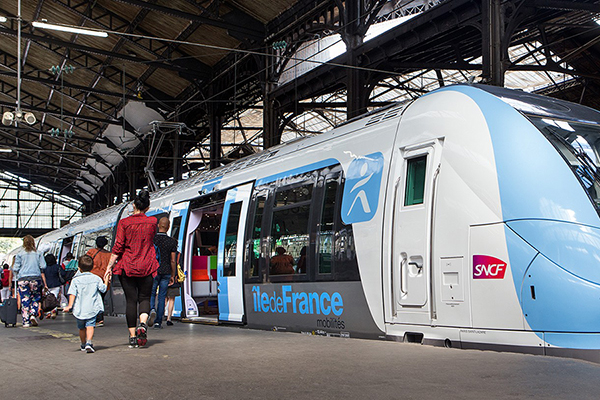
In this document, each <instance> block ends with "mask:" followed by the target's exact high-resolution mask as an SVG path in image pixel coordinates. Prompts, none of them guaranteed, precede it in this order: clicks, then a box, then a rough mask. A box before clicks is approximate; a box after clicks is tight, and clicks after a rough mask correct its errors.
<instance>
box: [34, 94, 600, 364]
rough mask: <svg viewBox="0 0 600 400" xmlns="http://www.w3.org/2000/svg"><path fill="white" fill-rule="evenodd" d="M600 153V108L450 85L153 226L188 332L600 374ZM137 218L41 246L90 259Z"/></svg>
mask: <svg viewBox="0 0 600 400" xmlns="http://www.w3.org/2000/svg"><path fill="white" fill-rule="evenodd" d="M599 146H600V112H598V111H596V110H593V109H590V108H587V107H584V106H582V105H578V104H574V103H570V102H566V101H562V100H558V99H553V98H550V97H544V96H540V95H535V94H531V93H526V92H524V91H520V90H510V89H506V88H501V87H494V86H486V85H477V84H461V85H453V86H446V87H442V88H440V89H437V90H435V91H432V92H430V93H427V94H425V95H423V96H421V97H419V98H417V99H415V100H411V101H408V102H404V103H397V104H393V105H390V106H387V107H384V108H382V109H379V110H375V111H372V112H370V113H368V114H366V115H363V116H361V117H358V118H355V119H352V120H350V121H347V122H346V123H344V124H343V125H341V126H339V127H336V128H335V129H333V130H331V131H328V132H325V133H322V134H320V135H317V136H314V137H307V138H303V139H300V140H297V141H293V142H290V143H287V144H283V145H279V146H275V147H272V148H268V149H266V150H264V151H263V152H260V153H257V154H254V155H251V156H249V157H246V158H243V159H240V160H237V161H235V162H232V163H230V164H227V165H225V166H222V167H220V168H217V169H214V170H210V171H205V172H201V173H198V174H197V175H195V176H193V177H191V178H189V179H187V180H185V181H182V182H178V183H175V184H173V185H171V186H168V187H166V188H164V189H160V190H158V191H156V192H154V193H152V196H151V205H150V210H149V211H148V212H147V215H153V216H156V217H157V218H161V217H164V216H166V217H168V218H169V219H170V221H171V228H170V231H169V234H170V235H171V236H172V237H174V238H176V239H177V240H178V244H179V251H180V257H179V264H180V265H181V267H182V268H183V270H184V271H185V274H186V280H185V282H184V283H183V287H182V296H181V297H180V298H178V299H179V301H178V303H177V305H176V315H177V316H181V317H182V318H186V319H187V320H194V318H213V319H214V320H215V321H216V323H221V324H239V325H243V326H245V327H248V328H256V329H268V330H275V331H289V332H300V333H306V334H313V335H327V336H338V337H361V338H374V339H386V340H397V341H404V342H413V343H421V344H429V345H434V346H446V347H455V348H463V349H487V350H498V351H511V352H525V353H533V354H539V355H551V356H565V357H575V358H582V359H587V360H592V361H595V362H600V352H599V350H600V217H599V213H600V198H599V196H600V175H599V172H598V168H599V165H600V161H599V160H600V152H599ZM130 212H131V205H127V204H121V205H116V206H112V207H109V208H107V209H105V210H103V211H100V212H98V213H96V214H93V215H90V216H87V217H84V218H82V219H81V220H79V221H77V222H75V223H72V224H70V225H67V226H65V227H63V228H60V229H57V230H55V231H52V232H50V233H48V234H45V235H43V236H41V237H39V238H38V245H43V246H45V247H46V248H48V249H50V251H51V252H53V253H54V254H55V255H56V256H57V257H58V259H59V260H60V259H62V257H64V254H66V252H68V251H70V252H72V253H74V254H75V255H76V256H80V255H82V254H85V252H86V251H87V250H88V249H89V248H91V247H93V246H94V240H95V238H96V237H97V236H98V235H104V236H107V237H108V238H109V239H113V240H114V234H115V229H116V226H117V223H118V221H119V220H120V219H122V218H124V217H126V216H127V215H128V214H129V213H130ZM211 248H212V249H213V251H214V249H216V252H215V254H212V253H210V252H208V249H211ZM281 249H283V250H281ZM280 253H284V254H287V255H288V257H287V259H288V260H291V261H290V263H291V264H292V267H291V269H287V270H281V269H277V268H274V266H273V262H274V260H275V259H276V257H277V256H278V254H280ZM282 271H283V272H282ZM124 307H125V302H124V297H123V291H122V288H120V285H119V283H118V280H115V281H114V282H113V285H112V288H111V293H110V295H109V296H107V298H106V308H107V311H108V312H109V313H115V314H119V313H124Z"/></svg>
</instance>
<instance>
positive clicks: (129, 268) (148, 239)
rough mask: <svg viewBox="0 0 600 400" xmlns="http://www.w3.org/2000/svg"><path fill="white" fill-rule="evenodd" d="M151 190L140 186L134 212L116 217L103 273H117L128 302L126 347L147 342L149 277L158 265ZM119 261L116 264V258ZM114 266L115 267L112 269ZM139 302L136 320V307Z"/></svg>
mask: <svg viewBox="0 0 600 400" xmlns="http://www.w3.org/2000/svg"><path fill="white" fill-rule="evenodd" d="M149 207H150V193H148V192H147V191H146V190H141V191H140V192H139V193H138V195H137V196H136V197H135V199H134V200H133V214H132V215H131V216H129V217H127V218H124V219H122V220H121V221H119V224H118V225H117V237H116V239H115V244H114V246H113V248H112V255H111V257H110V261H109V263H108V267H107V268H106V273H107V274H108V273H110V271H112V273H113V274H115V275H119V281H120V282H121V286H122V287H123V291H124V292H125V299H126V302H127V306H126V311H125V316H126V319H127V328H128V329H129V347H132V348H133V347H138V346H144V345H145V344H146V342H147V329H148V326H147V325H146V322H147V321H148V314H149V313H150V295H151V292H152V280H153V276H154V275H155V274H156V270H157V269H158V262H157V261H156V253H155V251H154V235H155V234H156V218H152V217H147V216H146V214H145V213H146V211H148V208H149ZM117 259H118V260H119V262H118V263H117V264H116V265H115V262H116V261H117ZM113 266H114V270H113ZM138 304H139V312H140V314H139V320H140V323H139V325H137V328H136V324H137V319H138V315H137V311H138Z"/></svg>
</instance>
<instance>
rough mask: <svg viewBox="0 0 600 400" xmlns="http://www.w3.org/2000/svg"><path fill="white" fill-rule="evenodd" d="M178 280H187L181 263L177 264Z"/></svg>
mask: <svg viewBox="0 0 600 400" xmlns="http://www.w3.org/2000/svg"><path fill="white" fill-rule="evenodd" d="M177 282H178V283H182V282H185V272H183V270H182V269H181V265H179V264H177Z"/></svg>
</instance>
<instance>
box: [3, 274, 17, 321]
mask: <svg viewBox="0 0 600 400" xmlns="http://www.w3.org/2000/svg"><path fill="white" fill-rule="evenodd" d="M16 288H17V285H16V282H15V290H16ZM18 311H19V310H18V307H17V299H15V298H14V297H11V298H8V299H6V300H4V301H3V302H2V304H0V321H2V322H4V327H5V328H8V326H9V325H12V326H13V327H14V326H17V314H18Z"/></svg>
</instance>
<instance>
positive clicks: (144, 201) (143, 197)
mask: <svg viewBox="0 0 600 400" xmlns="http://www.w3.org/2000/svg"><path fill="white" fill-rule="evenodd" d="M133 205H134V206H135V208H137V209H138V210H139V211H145V210H146V209H147V208H148V207H150V193H149V192H148V191H147V190H140V191H139V193H138V194H137V196H135V198H134V199H133Z"/></svg>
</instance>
